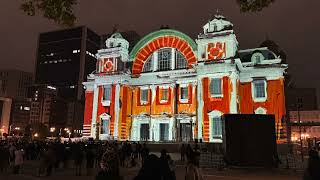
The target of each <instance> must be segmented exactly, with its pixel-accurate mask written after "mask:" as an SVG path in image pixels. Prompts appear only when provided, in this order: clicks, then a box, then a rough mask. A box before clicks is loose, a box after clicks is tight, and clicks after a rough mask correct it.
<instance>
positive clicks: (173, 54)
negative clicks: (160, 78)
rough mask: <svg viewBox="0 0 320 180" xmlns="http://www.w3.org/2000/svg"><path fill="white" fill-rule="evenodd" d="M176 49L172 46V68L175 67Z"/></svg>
mask: <svg viewBox="0 0 320 180" xmlns="http://www.w3.org/2000/svg"><path fill="white" fill-rule="evenodd" d="M175 51H176V50H175V49H174V48H171V69H174V67H175V64H176V61H175V57H176V53H175Z"/></svg>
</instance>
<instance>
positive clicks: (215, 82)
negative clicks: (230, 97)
mask: <svg viewBox="0 0 320 180" xmlns="http://www.w3.org/2000/svg"><path fill="white" fill-rule="evenodd" d="M221 84H222V81H221V79H220V78H212V79H211V82H210V94H211V96H212V97H221V96H222V88H221Z"/></svg>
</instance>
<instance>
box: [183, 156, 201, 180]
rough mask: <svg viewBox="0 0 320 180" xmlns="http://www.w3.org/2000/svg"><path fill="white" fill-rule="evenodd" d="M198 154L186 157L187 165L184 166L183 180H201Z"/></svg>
mask: <svg viewBox="0 0 320 180" xmlns="http://www.w3.org/2000/svg"><path fill="white" fill-rule="evenodd" d="M198 159H199V158H198V154H197V153H196V152H192V153H190V154H189V156H188V163H187V166H186V174H185V180H203V177H202V174H201V172H200V169H199V162H198V161H199V160H198Z"/></svg>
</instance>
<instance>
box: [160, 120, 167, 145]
mask: <svg viewBox="0 0 320 180" xmlns="http://www.w3.org/2000/svg"><path fill="white" fill-rule="evenodd" d="M160 141H169V124H168V123H161V124H160Z"/></svg>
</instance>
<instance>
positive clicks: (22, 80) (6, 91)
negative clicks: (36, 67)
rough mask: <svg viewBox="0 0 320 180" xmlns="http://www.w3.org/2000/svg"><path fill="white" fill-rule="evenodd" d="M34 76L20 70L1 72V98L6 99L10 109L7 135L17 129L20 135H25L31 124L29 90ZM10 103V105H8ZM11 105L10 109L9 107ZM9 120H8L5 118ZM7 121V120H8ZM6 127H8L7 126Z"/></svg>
mask: <svg viewBox="0 0 320 180" xmlns="http://www.w3.org/2000/svg"><path fill="white" fill-rule="evenodd" d="M32 79H33V75H32V73H29V72H24V71H20V70H1V71H0V97H3V98H4V99H6V100H5V101H4V102H6V103H5V104H6V108H9V111H10V114H7V113H6V115H5V117H9V119H8V120H9V121H8V122H6V123H5V124H8V126H9V127H7V128H6V129H8V130H7V133H8V134H9V133H11V132H13V131H12V130H13V129H15V130H16V131H17V133H18V134H20V132H21V133H23V130H24V128H25V126H26V125H27V124H28V123H29V117H30V99H28V98H27V96H28V89H29V87H30V86H31V85H32ZM9 101H10V103H8V102H9ZM9 104H10V107H9ZM5 119H7V118H5ZM6 121H7V120H6ZM5 126H6V125H5Z"/></svg>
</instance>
